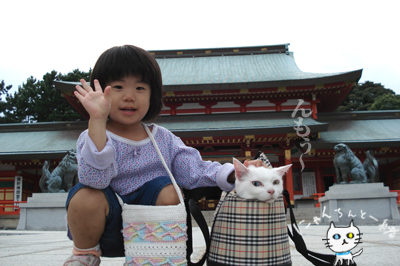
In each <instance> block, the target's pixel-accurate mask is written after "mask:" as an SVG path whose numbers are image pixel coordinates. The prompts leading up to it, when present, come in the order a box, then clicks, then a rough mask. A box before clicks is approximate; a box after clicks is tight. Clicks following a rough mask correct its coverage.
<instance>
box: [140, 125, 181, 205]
mask: <svg viewBox="0 0 400 266" xmlns="http://www.w3.org/2000/svg"><path fill="white" fill-rule="evenodd" d="M143 127H144V129H145V130H146V132H147V134H148V135H149V138H150V140H151V142H152V143H153V146H154V148H155V149H156V152H157V154H158V157H160V160H161V162H162V164H163V165H164V168H165V170H166V171H167V173H168V175H169V177H170V179H171V181H172V184H173V185H174V188H175V190H176V193H177V194H178V197H179V201H180V202H181V203H182V204H183V205H184V204H185V202H184V200H183V196H182V193H181V190H180V188H179V186H178V184H177V183H176V181H175V178H174V176H173V175H172V173H171V171H170V170H169V168H168V165H167V163H166V162H165V160H164V157H163V155H162V153H161V151H160V149H159V148H158V145H157V142H156V140H155V139H154V136H153V134H152V133H151V132H150V130H149V128H148V127H147V126H146V125H144V124H143Z"/></svg>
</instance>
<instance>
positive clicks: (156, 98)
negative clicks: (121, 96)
mask: <svg viewBox="0 0 400 266" xmlns="http://www.w3.org/2000/svg"><path fill="white" fill-rule="evenodd" d="M129 76H138V77H140V78H141V80H142V81H143V82H145V83H147V84H149V86H150V90H151V92H150V108H149V111H148V112H147V114H146V115H145V117H144V118H143V121H152V120H154V119H156V118H157V117H158V116H159V114H160V113H161V110H162V108H163V101H162V100H163V99H162V96H163V90H162V76H161V70H160V67H159V65H158V63H157V61H156V59H155V58H154V57H153V56H151V55H150V54H149V53H148V52H147V51H146V50H144V49H142V48H139V47H136V46H133V45H123V46H115V47H112V48H110V49H108V50H106V51H105V52H103V53H102V54H101V55H100V57H99V59H97V62H96V64H95V66H94V68H93V71H92V74H91V75H90V84H94V80H95V79H97V80H98V81H99V82H100V85H101V88H102V89H103V90H104V88H105V87H107V85H108V84H110V83H111V82H112V81H115V80H121V79H122V78H125V77H129Z"/></svg>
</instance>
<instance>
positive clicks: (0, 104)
mask: <svg viewBox="0 0 400 266" xmlns="http://www.w3.org/2000/svg"><path fill="white" fill-rule="evenodd" d="M11 88H12V85H8V86H6V84H5V83H4V80H2V81H1V82H0V123H6V119H5V117H4V110H5V109H6V108H7V106H8V102H7V101H6V98H7V95H8V91H9V90H10V89H11Z"/></svg>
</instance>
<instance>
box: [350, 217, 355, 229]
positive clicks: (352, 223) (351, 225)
mask: <svg viewBox="0 0 400 266" xmlns="http://www.w3.org/2000/svg"><path fill="white" fill-rule="evenodd" d="M349 227H355V226H354V221H353V219H351V221H350V224H349Z"/></svg>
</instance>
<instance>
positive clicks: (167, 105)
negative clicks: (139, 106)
mask: <svg viewBox="0 0 400 266" xmlns="http://www.w3.org/2000/svg"><path fill="white" fill-rule="evenodd" d="M164 106H165V107H169V108H171V111H170V114H171V115H176V108H178V107H179V106H182V103H167V104H165V103H164Z"/></svg>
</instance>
